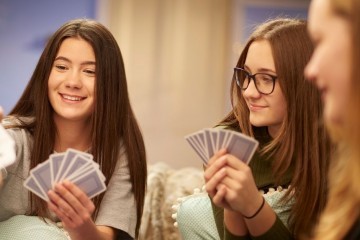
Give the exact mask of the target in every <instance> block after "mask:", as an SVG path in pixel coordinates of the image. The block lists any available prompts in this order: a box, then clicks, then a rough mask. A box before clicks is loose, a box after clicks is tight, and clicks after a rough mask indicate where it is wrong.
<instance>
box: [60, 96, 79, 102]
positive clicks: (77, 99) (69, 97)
mask: <svg viewBox="0 0 360 240" xmlns="http://www.w3.org/2000/svg"><path fill="white" fill-rule="evenodd" d="M63 98H65V99H68V100H71V101H81V97H73V96H67V95H63Z"/></svg>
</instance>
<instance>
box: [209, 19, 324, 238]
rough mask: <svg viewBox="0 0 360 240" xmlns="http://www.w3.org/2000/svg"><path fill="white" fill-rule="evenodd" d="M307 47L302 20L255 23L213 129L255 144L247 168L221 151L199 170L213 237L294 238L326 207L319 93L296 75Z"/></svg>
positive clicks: (308, 228) (304, 60)
mask: <svg viewBox="0 0 360 240" xmlns="http://www.w3.org/2000/svg"><path fill="white" fill-rule="evenodd" d="M312 50H313V49H312V43H311V41H310V39H309V37H308V36H307V32H306V22H304V21H302V20H295V19H277V20H272V21H268V22H266V23H264V24H262V25H260V26H258V27H257V29H256V30H255V31H254V32H253V34H252V35H251V36H250V38H249V40H248V42H247V43H246V45H245V47H244V49H243V51H242V53H241V55H240V58H239V60H238V62H237V65H236V67H235V69H234V78H233V82H232V84H231V99H232V105H233V110H232V111H231V112H230V113H229V115H228V116H227V117H226V118H225V119H224V120H223V121H222V122H221V123H220V124H219V125H221V126H225V127H226V128H229V129H232V130H235V131H240V132H242V133H245V134H247V135H249V136H252V137H254V138H256V139H257V140H258V141H259V143H260V144H259V149H258V151H257V153H256V154H255V156H254V157H253V159H252V160H251V162H250V164H249V165H246V164H244V163H243V162H242V161H241V160H240V159H237V158H236V157H235V156H233V155H231V154H227V153H226V149H222V150H220V151H219V152H217V153H215V155H214V156H213V157H212V158H211V159H210V160H209V164H208V165H207V167H206V170H205V181H206V191H207V192H208V194H209V196H210V198H211V200H212V204H213V211H214V216H215V220H216V226H217V229H218V233H219V237H220V239H277V240H279V239H292V238H298V237H300V236H302V235H305V234H307V233H310V231H311V228H312V226H313V225H314V224H315V222H316V220H317V218H318V216H319V214H320V212H321V210H322V209H323V207H324V205H325V199H326V187H327V185H326V172H327V169H328V159H329V155H330V149H331V146H330V143H329V140H328V137H327V135H326V131H325V128H324V126H323V124H321V122H320V119H321V112H322V105H321V100H320V96H319V93H318V92H317V91H316V89H315V88H314V87H313V86H312V85H311V84H310V83H309V82H308V81H306V80H305V77H304V74H303V70H304V67H305V65H306V63H307V61H308V60H309V59H310V56H311V53H312ZM259 190H260V192H259ZM275 192H281V193H280V194H278V196H279V197H278V199H275V201H273V200H274V199H272V200H271V201H270V199H271V198H269V197H268V196H269V195H271V194H276V193H275ZM264 193H265V195H264ZM215 239H216V238H215Z"/></svg>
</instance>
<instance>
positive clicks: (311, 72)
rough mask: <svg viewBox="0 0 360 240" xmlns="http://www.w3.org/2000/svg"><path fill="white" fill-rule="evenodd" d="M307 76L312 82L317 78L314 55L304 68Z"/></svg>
mask: <svg viewBox="0 0 360 240" xmlns="http://www.w3.org/2000/svg"><path fill="white" fill-rule="evenodd" d="M304 74H305V77H306V79H307V80H308V81H310V82H315V81H316V78H317V64H316V59H315V57H314V55H313V56H312V57H311V59H310V61H309V62H308V64H307V65H306V67H305V69H304Z"/></svg>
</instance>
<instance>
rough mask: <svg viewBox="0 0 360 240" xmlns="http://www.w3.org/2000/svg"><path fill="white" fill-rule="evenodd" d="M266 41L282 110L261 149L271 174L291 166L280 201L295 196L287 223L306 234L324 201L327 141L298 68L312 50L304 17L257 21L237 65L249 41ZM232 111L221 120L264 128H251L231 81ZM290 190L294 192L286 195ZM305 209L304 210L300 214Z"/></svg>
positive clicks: (316, 102) (312, 92)
mask: <svg viewBox="0 0 360 240" xmlns="http://www.w3.org/2000/svg"><path fill="white" fill-rule="evenodd" d="M258 40H267V41H268V42H269V43H270V45H271V49H272V54H273V58H274V63H275V68H276V73H277V76H278V79H277V80H276V84H279V86H280V88H281V90H282V93H283V95H284V98H285V99H286V105H287V114H286V116H285V118H284V120H283V123H282V126H281V129H280V131H279V134H278V135H277V136H276V137H275V138H274V139H272V140H271V141H270V143H268V144H267V145H266V146H264V148H263V149H261V152H262V153H263V154H265V153H267V154H270V155H272V156H274V161H273V175H274V176H275V178H276V179H277V180H278V181H280V179H281V177H283V176H284V175H285V173H286V172H287V171H288V170H289V169H292V173H293V174H292V179H291V183H290V189H289V191H288V192H287V193H288V194H287V195H285V197H284V199H283V200H284V201H287V200H290V198H291V197H294V198H295V199H296V201H295V203H294V205H293V207H292V209H291V214H290V219H289V223H290V227H291V230H292V232H293V234H294V235H295V236H298V235H300V234H302V233H310V231H311V229H312V226H313V225H314V224H315V222H316V221H317V219H318V217H319V214H320V212H321V211H322V209H323V208H324V205H325V201H326V188H327V185H326V173H327V170H328V160H329V157H330V149H331V146H330V141H329V138H328V136H327V134H326V131H325V127H324V125H323V124H321V123H320V119H321V113H322V104H321V99H320V96H319V93H318V91H317V89H316V88H315V87H314V86H312V84H311V83H309V82H308V81H306V80H305V76H304V68H305V65H306V63H307V62H308V60H309V59H310V56H311V54H312V51H313V45H312V43H311V41H310V38H309V37H308V35H307V30H306V22H305V21H303V20H295V19H274V20H270V21H268V22H266V23H264V24H262V25H260V26H258V27H257V29H256V30H255V31H254V32H253V34H252V35H251V36H250V38H249V40H248V42H247V43H246V45H245V47H244V49H243V51H242V53H241V55H240V58H239V60H238V62H237V65H236V66H237V67H242V68H243V67H244V64H245V60H246V57H247V53H248V50H249V47H250V45H251V44H252V43H253V42H254V41H258ZM231 101H232V106H233V110H232V111H231V112H230V113H229V115H228V116H227V117H226V118H225V119H224V120H223V121H222V123H221V124H230V125H233V127H235V128H239V129H240V131H241V132H243V133H245V134H247V135H249V136H253V137H254V131H261V132H265V133H267V129H266V127H260V128H258V127H254V126H252V125H251V123H250V120H249V109H248V107H247V105H246V102H245V100H244V97H243V93H242V91H241V90H240V89H239V88H238V87H237V85H236V82H235V81H234V80H233V81H232V83H231ZM290 193H294V195H291V194H290ZM304 211H306V214H304Z"/></svg>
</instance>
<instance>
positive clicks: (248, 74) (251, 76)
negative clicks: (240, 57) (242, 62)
mask: <svg viewBox="0 0 360 240" xmlns="http://www.w3.org/2000/svg"><path fill="white" fill-rule="evenodd" d="M238 70H240V71H243V72H244V73H245V74H246V75H247V77H248V78H249V79H250V80H249V83H248V85H247V86H246V88H243V87H241V86H240V80H239V79H238V76H237V74H236V71H238ZM258 74H263V75H267V76H269V77H270V78H271V79H272V81H273V87H272V89H271V91H270V92H269V93H263V92H262V91H260V90H259V89H258V86H257V84H256V79H255V76H256V75H258ZM234 78H235V81H236V85H237V86H238V87H239V88H240V89H241V90H243V91H245V90H246V89H247V88H248V87H249V85H250V82H251V80H253V81H254V85H255V88H256V90H257V91H258V92H259V93H261V94H264V95H270V94H272V93H273V92H274V89H275V82H276V79H277V78H278V77H277V76H274V75H271V74H269V73H261V72H259V73H254V74H250V73H249V71H247V70H246V69H244V68H239V67H234Z"/></svg>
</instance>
